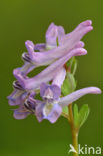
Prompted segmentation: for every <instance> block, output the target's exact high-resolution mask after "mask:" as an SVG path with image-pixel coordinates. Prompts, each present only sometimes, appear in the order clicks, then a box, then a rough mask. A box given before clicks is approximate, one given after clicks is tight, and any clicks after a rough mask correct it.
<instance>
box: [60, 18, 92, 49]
mask: <svg viewBox="0 0 103 156" xmlns="http://www.w3.org/2000/svg"><path fill="white" fill-rule="evenodd" d="M91 25H92V21H91V20H87V21H84V22H82V23H80V24H79V25H78V26H77V27H76V28H75V29H74V31H72V32H71V33H69V34H66V35H65V36H64V37H63V38H62V39H61V43H60V44H61V45H62V44H64V43H65V42H68V44H70V46H71V48H72V47H73V46H74V45H75V44H76V43H77V42H78V41H80V40H81V39H82V37H83V36H84V35H85V34H86V33H88V32H89V31H91V30H92V29H93V27H92V26H91Z"/></svg>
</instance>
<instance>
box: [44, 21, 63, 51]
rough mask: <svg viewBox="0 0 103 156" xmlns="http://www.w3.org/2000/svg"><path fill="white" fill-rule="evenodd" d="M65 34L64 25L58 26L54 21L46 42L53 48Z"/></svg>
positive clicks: (47, 33) (48, 31)
mask: <svg viewBox="0 0 103 156" xmlns="http://www.w3.org/2000/svg"><path fill="white" fill-rule="evenodd" d="M64 35H65V32H64V29H63V27H62V26H56V25H55V24H54V23H51V24H50V26H49V28H48V30H47V32H46V43H47V47H48V48H51V47H52V48H53V47H56V46H57V38H58V41H59V40H60V39H61V38H62V37H63V36H64Z"/></svg>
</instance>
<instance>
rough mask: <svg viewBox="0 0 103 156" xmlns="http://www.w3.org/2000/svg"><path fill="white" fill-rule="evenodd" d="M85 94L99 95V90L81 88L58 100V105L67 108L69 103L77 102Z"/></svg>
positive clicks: (95, 88)
mask: <svg viewBox="0 0 103 156" xmlns="http://www.w3.org/2000/svg"><path fill="white" fill-rule="evenodd" d="M86 94H101V90H100V89H99V88H97V87H88V88H83V89H80V90H77V91H75V92H73V93H71V94H69V95H67V96H65V97H62V98H60V100H59V104H60V105H61V106H62V107H63V106H67V105H69V104H70V103H72V102H74V101H76V100H78V99H79V98H81V97H82V96H84V95H86Z"/></svg>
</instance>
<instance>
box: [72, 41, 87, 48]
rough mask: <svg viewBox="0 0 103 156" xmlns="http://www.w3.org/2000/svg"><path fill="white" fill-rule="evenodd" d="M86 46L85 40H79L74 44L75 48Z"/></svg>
mask: <svg viewBox="0 0 103 156" xmlns="http://www.w3.org/2000/svg"><path fill="white" fill-rule="evenodd" d="M84 46H85V44H84V42H82V41H79V42H78V43H77V44H76V45H75V46H74V48H83V47H84Z"/></svg>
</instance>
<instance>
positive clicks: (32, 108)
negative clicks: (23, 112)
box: [24, 99, 36, 112]
mask: <svg viewBox="0 0 103 156" xmlns="http://www.w3.org/2000/svg"><path fill="white" fill-rule="evenodd" d="M35 105H36V104H35V103H33V102H31V101H30V100H29V99H27V100H26V101H25V102H24V106H25V108H26V109H27V110H29V111H31V112H34V111H35Z"/></svg>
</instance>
